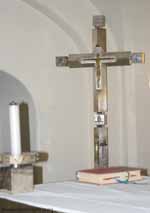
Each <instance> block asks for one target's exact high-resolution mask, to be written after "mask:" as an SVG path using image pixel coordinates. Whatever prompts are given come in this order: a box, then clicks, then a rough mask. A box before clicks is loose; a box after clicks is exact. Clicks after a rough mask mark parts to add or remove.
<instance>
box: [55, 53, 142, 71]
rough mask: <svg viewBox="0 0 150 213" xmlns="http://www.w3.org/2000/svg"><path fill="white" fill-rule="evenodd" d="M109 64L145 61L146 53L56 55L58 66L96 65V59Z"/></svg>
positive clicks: (122, 64) (129, 63) (119, 64)
mask: <svg viewBox="0 0 150 213" xmlns="http://www.w3.org/2000/svg"><path fill="white" fill-rule="evenodd" d="M97 58H99V60H100V62H101V63H103V64H106V65H107V66H126V65H131V64H132V63H144V53H143V52H139V53H131V52H130V51H127V52H107V53H104V54H103V55H102V56H98V55H97V54H94V53H85V54H70V55H69V56H58V57H56V66H68V67H70V68H80V67H94V66H95V63H96V59H97Z"/></svg>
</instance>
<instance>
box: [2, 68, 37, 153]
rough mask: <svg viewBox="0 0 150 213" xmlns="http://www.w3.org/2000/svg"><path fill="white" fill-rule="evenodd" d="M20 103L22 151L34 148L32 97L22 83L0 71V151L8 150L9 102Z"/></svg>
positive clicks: (35, 145) (34, 128) (34, 122)
mask: <svg viewBox="0 0 150 213" xmlns="http://www.w3.org/2000/svg"><path fill="white" fill-rule="evenodd" d="M12 101H15V102H18V103H20V119H21V142H22V151H29V150H36V147H37V144H36V117H35V107H34V103H33V99H32V96H31V94H30V93H29V91H28V89H27V88H26V87H25V86H24V84H23V83H22V82H21V81H20V80H18V79H16V78H15V77H13V76H12V75H10V74H8V73H6V72H4V71H0V153H2V152H10V126H9V103H10V102H12Z"/></svg>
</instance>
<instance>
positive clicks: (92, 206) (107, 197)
mask: <svg viewBox="0 0 150 213" xmlns="http://www.w3.org/2000/svg"><path fill="white" fill-rule="evenodd" d="M135 195H136V196H135ZM0 198H1V199H5V200H9V201H12V202H17V203H20V204H25V205H28V206H32V207H36V208H40V209H43V210H44V209H45V211H46V210H51V211H52V212H63V213H99V212H102V213H120V212H122V213H131V212H132V213H148V212H150V178H149V177H145V178H144V180H142V181H138V182H133V183H128V184H112V185H105V186H104V185H103V186H101V185H92V184H84V183H79V182H74V181H66V182H55V183H47V184H41V185H36V187H35V190H34V191H33V192H28V193H19V194H13V195H12V194H8V193H5V192H1V193H0ZM45 211H44V212H45ZM6 212H7V211H6ZM41 212H42V210H41Z"/></svg>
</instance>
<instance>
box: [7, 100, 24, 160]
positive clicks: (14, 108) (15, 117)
mask: <svg viewBox="0 0 150 213" xmlns="http://www.w3.org/2000/svg"><path fill="white" fill-rule="evenodd" d="M9 120H10V140H11V155H12V156H14V157H15V158H17V157H19V156H20V155H21V136H20V113H19V104H17V103H15V102H11V103H10V104H9Z"/></svg>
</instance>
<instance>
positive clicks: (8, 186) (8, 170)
mask: <svg viewBox="0 0 150 213" xmlns="http://www.w3.org/2000/svg"><path fill="white" fill-rule="evenodd" d="M0 190H8V191H9V192H11V193H22V192H30V191H33V166H32V165H31V166H21V167H18V168H14V167H0Z"/></svg>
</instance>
